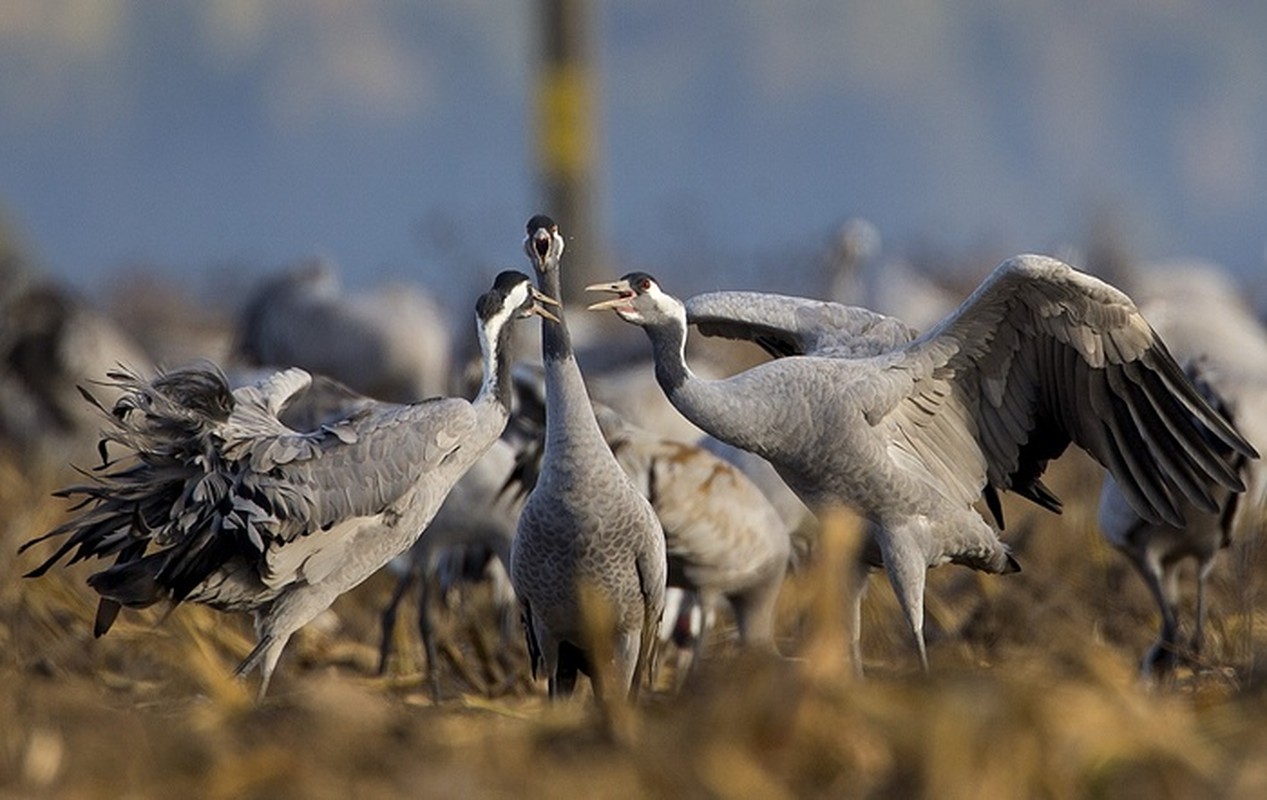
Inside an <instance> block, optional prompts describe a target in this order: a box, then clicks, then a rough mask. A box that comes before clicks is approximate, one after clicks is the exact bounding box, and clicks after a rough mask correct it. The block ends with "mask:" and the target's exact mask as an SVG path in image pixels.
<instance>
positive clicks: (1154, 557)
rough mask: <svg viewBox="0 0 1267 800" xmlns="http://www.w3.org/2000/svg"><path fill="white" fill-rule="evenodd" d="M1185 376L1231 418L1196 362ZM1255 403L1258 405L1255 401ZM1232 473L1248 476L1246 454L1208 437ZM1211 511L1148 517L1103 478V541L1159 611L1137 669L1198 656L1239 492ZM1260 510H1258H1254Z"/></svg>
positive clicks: (1147, 670)
mask: <svg viewBox="0 0 1267 800" xmlns="http://www.w3.org/2000/svg"><path fill="white" fill-rule="evenodd" d="M1188 372H1189V375H1190V376H1191V377H1192V378H1193V379H1194V382H1195V383H1196V385H1197V387H1198V388H1199V389H1200V390H1201V393H1202V395H1203V396H1204V397H1206V399H1207V400H1209V401H1210V404H1211V405H1212V406H1213V407H1214V408H1215V409H1216V410H1217V411H1218V412H1219V413H1220V414H1221V415H1223V416H1224V417H1225V418H1226V419H1227V420H1228V421H1229V422H1230V421H1233V420H1234V419H1236V417H1235V416H1234V415H1233V414H1232V412H1231V410H1230V405H1229V403H1228V401H1227V398H1225V397H1223V396H1221V395H1219V394H1217V393H1216V392H1215V390H1214V388H1213V387H1212V386H1211V385H1210V383H1209V381H1208V380H1207V379H1206V376H1204V375H1203V374H1202V367H1201V365H1200V363H1197V362H1194V363H1193V364H1191V365H1189V367H1188ZM1260 405H1262V403H1261V401H1260ZM1211 446H1212V447H1213V448H1215V449H1216V450H1217V451H1218V452H1219V453H1220V454H1221V455H1222V456H1223V457H1224V458H1226V459H1227V460H1228V461H1229V464H1230V465H1231V467H1232V468H1233V469H1234V470H1236V472H1237V473H1238V474H1240V475H1242V476H1243V478H1246V479H1248V478H1249V475H1248V467H1249V459H1247V458H1245V456H1244V455H1243V454H1241V453H1237V452H1234V451H1233V450H1232V449H1231V448H1229V447H1226V446H1225V445H1223V443H1222V442H1219V441H1212V442H1211ZM1215 500H1216V502H1217V507H1216V508H1215V509H1214V511H1209V510H1207V509H1200V508H1194V507H1192V506H1191V504H1188V503H1185V508H1184V520H1185V524H1184V525H1182V526H1178V525H1172V524H1168V523H1165V522H1149V521H1147V520H1145V519H1143V518H1141V517H1140V516H1139V514H1138V513H1136V512H1135V510H1134V509H1133V508H1132V507H1131V505H1130V503H1129V502H1128V501H1127V498H1126V493H1125V492H1124V491H1123V490H1122V488H1121V486H1120V485H1119V484H1118V482H1117V481H1116V480H1114V478H1113V476H1112V475H1106V476H1105V477H1104V484H1103V486H1102V487H1101V490H1100V508H1099V514H1098V519H1099V524H1100V533H1101V535H1103V536H1104V539H1105V541H1107V542H1109V544H1111V545H1113V546H1114V547H1115V548H1117V549H1118V551H1120V552H1121V553H1122V554H1123V555H1125V556H1126V558H1127V559H1128V560H1130V562H1131V564H1132V565H1133V566H1134V567H1135V569H1136V570H1137V571H1138V572H1139V574H1140V577H1141V578H1143V580H1144V583H1145V585H1147V587H1148V591H1149V592H1150V594H1151V595H1152V597H1153V600H1154V601H1155V602H1156V603H1157V609H1158V611H1159V612H1160V613H1161V630H1160V632H1159V633H1158V636H1157V641H1156V642H1155V643H1154V644H1153V646H1152V647H1150V648H1149V650H1148V652H1147V653H1146V654H1145V655H1144V660H1143V662H1142V664H1141V672H1142V673H1143V674H1144V676H1146V677H1153V676H1159V675H1164V674H1167V673H1169V672H1170V671H1171V670H1172V669H1173V668H1174V667H1175V666H1176V665H1177V664H1178V663H1179V660H1180V658H1181V657H1182V656H1185V655H1199V654H1200V653H1201V649H1202V646H1203V644H1204V641H1205V617H1206V602H1205V586H1206V582H1207V580H1208V579H1209V577H1210V572H1211V571H1212V570H1213V569H1214V559H1215V556H1216V555H1218V553H1219V551H1220V550H1223V549H1225V548H1227V547H1229V546H1230V545H1231V544H1232V536H1233V528H1234V525H1235V523H1236V522H1237V520H1238V517H1239V511H1240V507H1241V505H1242V503H1241V500H1242V495H1241V494H1237V493H1234V492H1231V491H1228V490H1226V489H1220V491H1217V492H1216V493H1215ZM1259 513H1261V512H1259ZM1188 559H1192V560H1194V561H1196V564H1197V597H1196V615H1195V616H1196V621H1195V625H1194V627H1193V630H1192V635H1191V638H1190V639H1189V640H1188V643H1187V646H1186V648H1185V646H1184V645H1183V644H1182V643H1181V642H1180V641H1179V617H1178V614H1179V566H1180V565H1181V564H1182V563H1183V562H1184V561H1186V560H1188Z"/></svg>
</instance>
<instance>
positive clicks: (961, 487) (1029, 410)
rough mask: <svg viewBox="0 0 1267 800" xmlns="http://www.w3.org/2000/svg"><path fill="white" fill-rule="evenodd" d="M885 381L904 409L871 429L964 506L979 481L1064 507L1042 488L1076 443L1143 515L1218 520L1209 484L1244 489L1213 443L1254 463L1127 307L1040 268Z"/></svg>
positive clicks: (1011, 270) (1064, 270)
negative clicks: (1055, 461)
mask: <svg viewBox="0 0 1267 800" xmlns="http://www.w3.org/2000/svg"><path fill="white" fill-rule="evenodd" d="M884 376H885V377H884V380H887V381H891V382H895V383H896V384H897V385H896V386H895V387H892V388H896V389H897V390H898V391H896V392H890V393H889V394H888V397H889V398H893V397H901V399H900V400H899V401H897V402H896V403H895V404H894V403H891V404H890V405H888V406H886V407H876V408H871V409H868V410H867V413H868V419H869V420H871V421H872V422H873V423H875V424H884V425H889V426H891V427H892V429H893V430H892V441H893V442H894V444H893V445H892V451H893V452H894V453H895V455H896V456H897V457H899V458H902V459H905V460H906V461H907V462H908V465H910V466H918V467H920V468H923V469H926V470H927V471H928V473H931V475H932V477H933V480H934V481H935V482H936V483H937V484H938V485H940V486H943V487H949V488H950V490H951V491H953V492H955V493H956V494H957V495H958V496H959V497H960V498H962V499H964V500H965V501H968V502H971V501H972V500H973V499H975V498H976V497H977V496H978V493H979V492H980V490H981V487H982V486H983V485H986V484H987V483H988V485H989V486H993V487H997V488H1001V489H1012V490H1014V491H1016V492H1018V493H1019V494H1021V495H1023V496H1025V497H1028V498H1030V499H1032V500H1034V501H1036V502H1038V503H1040V504H1041V505H1044V506H1047V507H1049V508H1059V501H1058V500H1057V499H1056V498H1055V496H1054V495H1052V494H1051V493H1050V492H1049V491H1048V490H1047V489H1046V487H1044V486H1043V485H1042V482H1041V480H1040V477H1041V475H1042V473H1043V471H1044V469H1045V468H1046V465H1047V462H1048V461H1049V460H1050V459H1052V458H1054V457H1056V456H1058V455H1059V454H1060V453H1061V452H1063V451H1064V449H1065V447H1066V446H1067V445H1068V444H1069V442H1071V441H1072V442H1074V443H1075V444H1077V445H1078V446H1080V447H1082V448H1083V449H1085V450H1086V451H1087V452H1089V453H1090V454H1091V455H1092V456H1093V457H1094V458H1095V459H1096V460H1097V461H1099V462H1100V463H1101V464H1103V465H1104V466H1105V467H1107V468H1108V469H1109V470H1110V471H1111V472H1112V473H1113V475H1114V477H1115V478H1116V479H1117V482H1118V483H1119V485H1120V486H1121V488H1122V490H1123V492H1124V493H1125V495H1126V497H1127V499H1128V500H1129V501H1130V503H1131V505H1132V506H1133V507H1134V508H1135V510H1136V511H1137V512H1138V513H1139V514H1140V516H1141V517H1143V518H1144V519H1146V520H1148V521H1150V522H1159V521H1165V522H1168V523H1170V524H1172V525H1179V524H1182V519H1183V518H1182V513H1181V511H1180V502H1181V499H1182V498H1186V499H1187V500H1189V501H1190V502H1192V503H1193V504H1194V505H1195V506H1197V507H1198V508H1201V509H1204V510H1207V511H1213V510H1214V508H1215V500H1214V498H1213V496H1212V495H1211V487H1212V486H1213V485H1214V484H1215V483H1217V484H1221V485H1223V486H1225V487H1227V488H1230V489H1233V490H1240V489H1242V488H1243V485H1242V482H1241V479H1240V478H1239V477H1238V476H1237V475H1236V473H1235V472H1234V471H1233V470H1232V469H1231V468H1229V466H1228V464H1227V462H1226V461H1225V460H1224V459H1222V458H1220V457H1219V455H1218V453H1217V452H1216V449H1215V448H1214V447H1213V446H1212V444H1211V442H1212V441H1215V442H1220V443H1222V444H1223V445H1226V446H1227V447H1230V448H1233V449H1235V450H1236V451H1237V452H1239V453H1242V454H1244V455H1246V456H1251V457H1253V456H1256V455H1257V454H1256V453H1255V452H1254V449H1253V447H1251V446H1250V445H1249V443H1247V442H1246V441H1245V440H1244V439H1243V438H1242V437H1241V435H1240V434H1239V433H1237V431H1236V430H1235V429H1234V428H1233V427H1232V426H1231V425H1230V424H1229V423H1227V422H1226V421H1225V420H1224V419H1223V418H1222V417H1220V416H1219V415H1218V414H1217V413H1216V412H1215V411H1214V410H1213V409H1211V408H1210V406H1209V404H1208V403H1207V402H1206V401H1205V400H1204V399H1203V398H1202V397H1201V396H1200V395H1199V393H1198V392H1197V391H1196V389H1195V388H1194V387H1193V385H1192V383H1191V381H1189V380H1188V379H1187V378H1186V377H1185V376H1184V374H1183V371H1182V370H1181V369H1180V368H1179V366H1178V365H1177V364H1176V363H1175V361H1174V359H1173V358H1172V357H1171V355H1170V353H1169V352H1168V351H1167V349H1166V346H1165V344H1164V343H1163V342H1162V341H1161V339H1160V338H1158V336H1157V335H1156V333H1154V332H1153V329H1152V328H1151V327H1150V326H1149V325H1148V323H1147V322H1146V321H1145V320H1144V318H1143V317H1142V316H1141V315H1140V313H1139V311H1138V309H1137V308H1136V307H1135V304H1134V303H1133V302H1131V300H1130V298H1128V297H1127V296H1126V295H1125V294H1123V293H1122V292H1120V291H1118V290H1117V289H1114V288H1113V287H1111V286H1109V285H1108V284H1106V283H1104V282H1102V281H1100V280H1097V279H1096V278H1093V277H1091V276H1088V275H1085V274H1083V273H1081V272H1078V271H1076V270H1074V269H1073V268H1072V267H1069V266H1068V265H1066V264H1064V263H1062V262H1060V261H1057V260H1055V259H1052V258H1047V257H1044V256H1034V255H1023V256H1017V257H1015V258H1011V259H1008V260H1007V261H1005V262H1003V263H1002V264H1001V265H1000V266H999V267H998V268H997V269H995V271H994V273H993V274H991V275H990V277H989V278H987V279H986V281H985V282H984V283H982V285H981V286H980V287H979V288H978V289H977V291H976V292H974V293H973V295H972V296H971V297H969V298H968V300H966V301H965V302H964V303H963V305H962V306H960V307H959V309H958V310H957V311H956V312H955V313H953V314H951V315H950V316H949V317H947V318H946V319H945V320H943V321H942V322H941V323H940V324H939V325H938V326H937V327H936V328H934V329H933V330H931V331H929V332H928V333H927V334H926V335H924V336H922V337H920V338H919V339H918V340H916V341H914V342H912V343H911V344H910V345H908V346H907V347H905V348H904V349H903V350H901V351H900V352H899V353H897V354H894V356H893V357H892V359H891V363H889V364H888V366H887V369H885V370H884ZM877 396H878V395H877ZM1208 437H1211V438H1208ZM987 496H988V495H987Z"/></svg>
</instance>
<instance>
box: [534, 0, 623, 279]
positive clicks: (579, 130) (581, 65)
mask: <svg viewBox="0 0 1267 800" xmlns="http://www.w3.org/2000/svg"><path fill="white" fill-rule="evenodd" d="M592 11H593V3H592V2H591V0H540V3H539V12H538V13H539V15H540V17H539V21H540V40H539V41H540V53H541V56H540V62H539V65H538V73H537V89H536V91H537V98H536V102H535V103H534V104H533V107H534V109H535V122H536V126H537V130H536V142H537V157H536V158H537V171H538V175H539V180H540V182H541V188H542V195H543V197H544V200H545V204H546V205H545V208H543V209H542V211H544V212H545V213H547V214H549V215H550V216H552V217H553V218H554V219H555V221H556V222H558V223H559V228H560V229H561V230H562V232H563V236H564V239H565V240H566V242H567V255H566V256H565V258H566V261H567V268H566V269H564V270H563V275H562V279H563V298H562V299H566V300H578V299H580V297H581V294H582V289H583V288H584V287H585V286H586V285H587V284H590V283H594V282H595V281H598V280H601V279H602V278H603V277H605V276H606V274H607V269H606V264H605V261H606V253H605V245H604V238H603V232H602V231H601V230H599V214H598V213H597V212H596V209H595V201H596V196H597V192H596V189H595V185H594V184H595V178H594V171H595V169H594V168H595V163H596V161H597V145H596V140H597V132H596V128H597V113H596V108H595V102H594V94H595V78H594V73H593V57H592V52H591V50H592V47H591V43H592V41H593V39H592V33H591V31H592V27H591V23H592V16H593V15H592Z"/></svg>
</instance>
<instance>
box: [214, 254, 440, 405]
mask: <svg viewBox="0 0 1267 800" xmlns="http://www.w3.org/2000/svg"><path fill="white" fill-rule="evenodd" d="M451 338H452V337H451V336H450V334H449V329H448V326H447V325H446V324H445V319H444V314H443V311H442V309H440V308H439V307H438V306H437V305H436V303H435V302H434V301H433V300H432V299H431V298H430V297H429V296H427V295H426V294H425V293H423V292H422V291H420V290H419V289H417V288H416V287H413V286H408V285H393V286H383V287H380V288H379V289H377V290H375V291H370V292H364V293H357V294H347V293H344V292H343V291H342V290H341V287H340V285H339V279H338V274H337V272H336V271H335V269H334V267H333V266H332V265H331V264H329V263H327V262H324V261H310V262H306V263H303V264H300V265H298V266H296V267H293V268H291V269H289V270H286V271H285V272H283V273H281V274H280V275H277V276H275V277H273V278H271V279H269V280H267V281H265V282H264V283H262V284H261V285H260V286H259V287H258V288H257V289H256V290H255V291H254V292H253V293H252V295H251V297H250V299H249V300H248V301H247V303H246V305H245V306H244V308H243V310H242V313H241V315H240V317H239V319H238V324H237V333H236V339H237V341H236V345H235V349H236V352H237V355H238V356H239V357H240V358H242V359H243V360H244V361H246V362H247V363H248V364H252V365H257V366H264V367H273V368H282V367H301V368H303V369H305V370H308V371H309V372H312V373H317V374H322V375H328V376H330V377H332V378H335V379H337V380H339V381H341V382H342V383H345V384H347V385H348V386H349V387H351V388H352V389H354V390H356V391H358V392H360V393H362V394H365V395H369V396H371V397H374V398H376V399H378V400H386V401H390V402H396V403H413V402H417V401H419V400H423V399H426V398H430V397H436V396H439V395H442V394H445V393H446V391H447V390H448V389H449V374H450V370H449V363H450V353H451V350H452V341H451Z"/></svg>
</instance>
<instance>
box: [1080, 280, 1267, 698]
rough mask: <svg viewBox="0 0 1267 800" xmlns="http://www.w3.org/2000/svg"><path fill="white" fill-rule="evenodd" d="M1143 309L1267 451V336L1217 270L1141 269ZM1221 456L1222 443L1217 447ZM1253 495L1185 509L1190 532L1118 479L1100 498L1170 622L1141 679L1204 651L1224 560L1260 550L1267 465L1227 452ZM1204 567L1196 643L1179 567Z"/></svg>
mask: <svg viewBox="0 0 1267 800" xmlns="http://www.w3.org/2000/svg"><path fill="white" fill-rule="evenodd" d="M1133 280H1134V282H1135V283H1136V285H1137V289H1136V296H1137V298H1138V299H1139V304H1140V308H1141V309H1142V310H1143V311H1144V313H1146V314H1147V315H1148V319H1149V320H1150V321H1152V323H1153V325H1154V326H1155V328H1156V330H1157V331H1158V332H1159V333H1161V334H1162V335H1163V336H1164V337H1165V339H1166V341H1167V342H1168V343H1169V344H1170V346H1171V348H1172V351H1173V353H1174V354H1175V356H1176V357H1177V358H1178V359H1180V360H1182V361H1184V362H1186V363H1187V367H1186V369H1187V371H1188V372H1189V374H1190V376H1191V377H1192V378H1193V382H1194V383H1195V384H1196V385H1197V387H1198V388H1199V389H1200V390H1201V391H1202V393H1203V395H1204V396H1205V397H1206V398H1207V399H1208V400H1209V401H1210V404H1211V405H1212V406H1213V407H1214V408H1216V409H1217V410H1218V411H1219V412H1220V413H1221V414H1223V416H1225V417H1226V418H1228V419H1230V420H1235V422H1236V426H1237V428H1238V429H1239V430H1240V431H1241V432H1242V433H1243V434H1244V435H1245V437H1246V438H1247V439H1248V440H1249V441H1250V442H1251V443H1252V444H1253V445H1255V446H1256V447H1258V448H1262V447H1264V446H1265V445H1267V330H1264V329H1263V327H1262V325H1260V324H1259V322H1258V321H1257V319H1255V317H1254V315H1253V313H1252V311H1251V310H1250V308H1249V306H1248V304H1247V303H1246V302H1245V298H1244V296H1243V293H1242V292H1241V291H1240V290H1239V289H1238V287H1237V286H1236V285H1235V284H1234V283H1232V282H1231V281H1230V280H1229V278H1228V277H1227V275H1226V273H1225V272H1224V271H1223V270H1221V269H1219V268H1217V267H1216V266H1214V265H1210V264H1205V263H1202V262H1193V261H1189V260H1184V261H1180V262H1175V263H1171V264H1166V263H1157V264H1150V265H1149V267H1148V269H1140V270H1135V271H1134V275H1133ZM1211 445H1212V446H1213V447H1216V448H1219V447H1220V444H1219V443H1218V442H1211ZM1224 455H1225V457H1226V458H1228V460H1229V463H1230V464H1231V465H1232V466H1233V468H1235V469H1236V470H1237V472H1238V473H1239V474H1240V475H1241V477H1242V479H1243V480H1244V482H1245V484H1246V486H1247V487H1248V488H1247V490H1246V492H1245V493H1244V494H1232V493H1230V492H1226V491H1224V492H1221V493H1219V494H1218V495H1217V496H1216V499H1217V500H1218V501H1219V502H1218V505H1219V507H1218V510H1217V512H1215V513H1209V512H1206V511H1202V510H1200V509H1196V508H1189V509H1186V510H1185V514H1184V518H1185V520H1186V523H1187V524H1186V525H1184V526H1183V527H1176V526H1173V525H1168V524H1157V523H1150V522H1148V521H1147V520H1144V519H1142V518H1140V516H1139V515H1138V514H1136V513H1135V511H1134V509H1132V508H1131V506H1130V504H1129V503H1128V502H1127V501H1126V498H1125V497H1124V496H1123V493H1122V490H1121V488H1120V487H1119V486H1118V484H1117V482H1116V481H1115V480H1114V479H1113V477H1112V476H1105V480H1104V485H1103V487H1102V489H1101V492H1100V508H1099V523H1100V532H1101V534H1102V535H1103V536H1104V538H1105V540H1106V541H1108V542H1109V543H1110V544H1112V545H1113V546H1114V547H1116V548H1117V549H1118V550H1119V551H1120V552H1122V553H1123V555H1125V556H1126V557H1127V559H1128V560H1129V561H1130V562H1131V564H1132V565H1133V566H1134V567H1135V569H1136V570H1137V571H1138V572H1139V574H1140V576H1141V577H1142V578H1143V579H1144V583H1145V584H1146V585H1147V587H1148V590H1149V592H1150V594H1151V595H1152V597H1153V600H1154V601H1155V602H1156V603H1157V607H1158V610H1159V612H1160V614H1161V629H1160V632H1159V634H1158V638H1157V641H1156V642H1155V643H1154V644H1153V646H1152V647H1150V648H1149V650H1148V651H1147V653H1146V654H1145V655H1144V659H1143V662H1142V664H1141V672H1142V673H1143V674H1144V675H1145V676H1146V677H1161V676H1164V675H1165V674H1167V673H1169V672H1170V671H1171V670H1172V669H1173V668H1174V667H1175V666H1177V665H1178V664H1179V663H1180V662H1181V661H1182V660H1184V659H1185V658H1187V657H1189V656H1199V655H1200V654H1201V650H1202V646H1203V643H1204V634H1205V617H1206V610H1207V607H1206V592H1205V589H1206V584H1207V581H1208V578H1209V576H1210V573H1211V572H1212V571H1213V569H1214V566H1215V560H1216V557H1217V555H1218V553H1219V552H1220V551H1221V550H1223V549H1224V548H1227V547H1229V546H1230V545H1231V544H1232V543H1233V541H1236V540H1239V541H1242V542H1244V543H1246V544H1249V545H1250V546H1252V543H1253V542H1254V541H1256V540H1257V539H1258V537H1259V536H1260V535H1261V533H1260V531H1261V530H1262V529H1263V528H1262V526H1263V525H1264V522H1265V521H1267V470H1265V469H1264V464H1263V462H1262V461H1248V460H1247V459H1245V458H1244V457H1243V456H1241V455H1240V454H1238V453H1232V452H1230V451H1227V452H1225V453H1224ZM1188 560H1192V561H1195V562H1196V565H1197V574H1196V579H1197V580H1196V584H1197V586H1196V589H1197V591H1196V609H1195V622H1194V627H1193V630H1192V633H1191V636H1190V638H1189V639H1188V641H1187V642H1186V643H1185V642H1181V641H1180V639H1179V619H1178V614H1179V583H1178V579H1179V575H1178V571H1179V567H1180V566H1181V565H1182V564H1183V563H1184V562H1185V561H1188Z"/></svg>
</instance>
